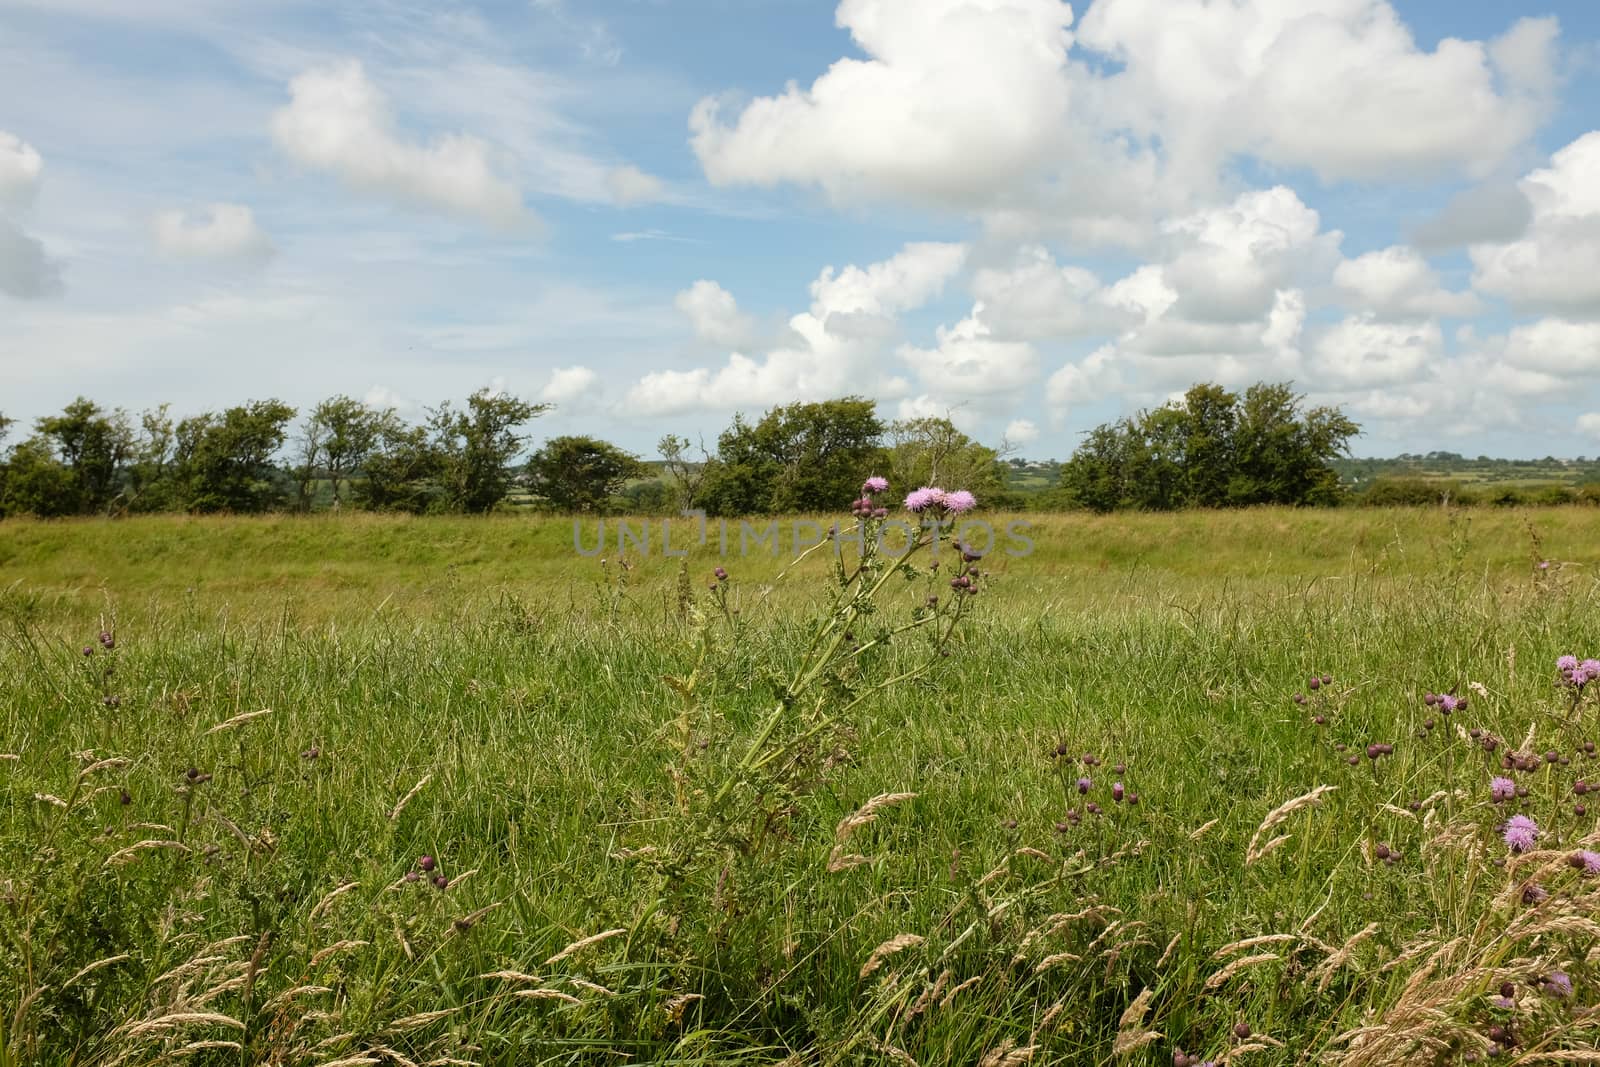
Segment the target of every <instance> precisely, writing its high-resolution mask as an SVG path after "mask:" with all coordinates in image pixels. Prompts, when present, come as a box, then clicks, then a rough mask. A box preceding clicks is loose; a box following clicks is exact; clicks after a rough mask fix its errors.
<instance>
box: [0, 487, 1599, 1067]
mask: <svg viewBox="0 0 1600 1067" xmlns="http://www.w3.org/2000/svg"><path fill="white" fill-rule="evenodd" d="M1592 515H1593V513H1591V512H1588V511H1587V510H1582V511H1579V510H1565V511H1547V512H1541V513H1538V514H1537V515H1535V516H1533V517H1532V519H1531V522H1530V520H1529V518H1528V517H1527V516H1524V515H1518V514H1511V513H1502V512H1487V513H1480V514H1477V515H1475V516H1473V517H1471V518H1470V519H1469V518H1466V517H1463V516H1461V515H1459V514H1452V513H1447V512H1442V511H1431V512H1418V511H1392V512H1391V511H1359V512H1350V511H1322V512H1303V511H1298V512H1297V511H1275V510H1255V511H1245V512H1229V513H1222V514H1199V513H1190V514H1183V515H1176V516H1173V515H1150V516H1142V515H1141V516H1124V517H1116V518H1095V517H1090V516H1076V517H1050V518H1048V519H1046V520H1043V521H1039V522H1037V523H1036V525H1035V526H1034V528H1033V529H1032V530H1031V537H1032V540H1033V543H1034V546H1035V550H1034V551H1033V553H1032V554H1030V555H1027V556H1022V557H1015V558H1013V557H1009V556H1006V555H1005V554H1004V553H1003V552H1000V551H996V552H994V553H991V555H990V556H989V557H988V558H986V559H984V560H983V561H981V562H978V563H977V564H976V569H977V570H978V572H979V573H978V575H977V576H976V578H975V579H974V584H975V587H976V589H977V593H976V594H975V595H968V594H965V593H958V592H956V591H954V590H952V589H951V587H950V580H951V578H952V571H953V570H959V569H965V568H964V567H963V565H962V564H960V563H958V562H957V560H956V557H954V556H953V555H952V554H951V553H950V551H949V548H948V546H946V548H945V550H944V554H942V555H941V556H940V557H939V564H940V568H939V571H938V573H937V574H936V575H935V574H931V573H929V570H928V566H927V565H928V564H929V563H930V562H931V558H930V555H929V552H928V551H927V550H924V551H923V552H921V553H919V554H918V555H914V556H912V557H911V561H912V563H914V564H915V565H916V566H917V567H918V573H917V574H915V575H906V574H904V573H903V572H902V571H901V570H900V569H899V568H898V567H896V566H895V565H894V564H893V561H891V560H887V559H878V560H875V561H870V562H869V563H868V565H867V566H866V567H865V568H862V569H861V570H860V571H859V573H858V572H857V570H856V568H855V566H854V564H853V563H851V564H850V565H848V566H845V567H844V568H843V569H842V570H841V568H840V567H839V565H838V564H837V563H835V562H833V560H832V557H830V556H829V555H828V553H827V551H826V550H820V551H817V552H815V553H814V554H813V555H812V556H810V557H809V558H807V559H806V560H804V561H802V562H800V563H798V564H795V565H793V566H792V567H791V565H790V561H789V560H786V559H773V558H771V557H768V556H764V555H763V556H757V557H753V558H746V559H739V558H721V557H718V556H716V555H714V554H713V553H712V552H711V551H710V550H708V549H706V548H697V549H695V550H693V553H692V554H691V556H690V557H689V558H688V559H687V560H685V561H682V562H681V563H680V561H678V560H667V559H662V558H660V557H659V556H656V557H650V558H640V557H639V556H638V555H637V554H634V555H633V556H632V557H631V558H625V559H621V560H619V558H618V556H617V554H616V553H615V552H612V551H607V552H606V553H605V559H604V562H602V560H601V558H599V557H596V558H592V559H585V558H580V557H579V556H577V555H576V554H575V553H574V552H573V550H572V528H571V526H570V524H568V523H565V522H557V521H554V520H550V521H529V520H525V519H524V520H518V519H504V520H489V521H469V520H443V519H441V520H419V519H388V518H379V517H373V516H346V517H344V518H342V519H341V518H310V519H307V518H299V519H296V518H291V517H276V518H265V519H251V520H247V519H233V520H223V519H185V518H172V517H158V518H150V519H140V520H136V521H129V522H122V523H72V524H45V523H29V522H8V523H7V524H6V525H5V526H4V527H3V528H0V567H3V568H4V572H5V574H6V575H7V576H8V582H9V584H8V586H7V588H6V589H5V592H4V594H3V600H0V626H3V633H4V638H3V644H0V669H3V670H4V672H5V677H7V678H8V679H12V680H13V681H12V684H11V686H10V687H9V688H8V691H7V694H6V700H5V703H4V709H5V710H4V717H3V719H0V752H3V753H5V758H4V760H3V761H0V785H3V788H4V790H5V800H6V804H5V809H4V812H3V814H0V899H3V903H4V904H5V907H4V908H3V909H0V951H3V953H4V959H3V964H4V965H3V967H0V1063H3V1064H7V1065H9V1064H68V1063H72V1064H110V1063H120V1064H140V1063H167V1062H191V1063H202V1064H213V1063H214V1064H256V1063H272V1064H286V1065H287V1064H307V1065H310V1064H324V1065H331V1064H341V1065H346V1067H353V1065H356V1064H404V1063H417V1064H421V1063H440V1064H443V1063H459V1062H471V1063H484V1064H489V1063H494V1064H524V1063H626V1062H641V1063H642V1062H656V1063H730V1062H746V1063H780V1062H784V1063H790V1064H810V1063H819V1064H821V1063H828V1064H833V1063H841V1064H842V1063H901V1064H904V1063H912V1062H915V1063H919V1064H971V1063H975V1062H980V1061H981V1062H983V1063H985V1064H987V1065H992V1067H998V1065H1003V1064H1020V1063H1024V1062H1033V1063H1058V1062H1059V1063H1113V1062H1126V1063H1145V1064H1154V1063H1162V1064H1165V1063H1189V1062H1193V1063H1196V1064H1198V1063H1200V1062H1203V1061H1205V1060H1212V1061H1218V1062H1221V1061H1225V1060H1227V1061H1236V1062H1240V1063H1260V1064H1287V1063H1301V1062H1308V1061H1319V1060H1328V1061H1333V1062H1340V1063H1347V1064H1394V1063H1460V1062H1469V1061H1471V1060H1473V1059H1474V1058H1486V1057H1489V1056H1491V1055H1495V1056H1497V1057H1498V1058H1497V1059H1495V1062H1508V1063H1534V1062H1583V1057H1584V1056H1588V1055H1592V1053H1591V1052H1589V1051H1588V1050H1591V1049H1592V1048H1593V1047H1594V1045H1595V1043H1596V1041H1597V1039H1600V1024H1597V1021H1596V1019H1595V1017H1594V1016H1593V1015H1592V1014H1590V1005H1593V1004H1594V1003H1595V1001H1596V999H1597V997H1600V979H1597V974H1596V964H1597V963H1600V956H1597V954H1596V947H1595V946H1596V944H1597V936H1596V935H1600V926H1597V925H1596V924H1595V922H1594V920H1593V918H1592V915H1593V911H1594V908H1595V905H1596V903H1597V902H1600V899H1597V892H1600V878H1596V877H1594V876H1593V874H1592V873H1591V871H1590V870H1589V866H1590V858H1589V851H1588V850H1592V849H1595V848H1597V847H1600V846H1597V845H1596V844H1595V838H1596V819H1595V816H1594V815H1593V814H1592V813H1591V812H1590V811H1589V810H1588V808H1587V807H1586V806H1585V796H1586V795H1587V784H1585V785H1584V786H1583V787H1582V789H1581V790H1580V788H1579V783H1580V782H1582V781H1584V776H1585V775H1586V774H1588V775H1593V774H1594V773H1595V771H1594V768H1595V767H1596V766H1597V765H1596V764H1594V763H1593V762H1591V760H1590V759H1589V752H1590V751H1592V742H1594V741H1596V740H1600V728H1597V726H1596V723H1595V718H1596V713H1597V712H1596V698H1595V697H1594V695H1593V690H1594V689H1595V688H1597V687H1600V682H1596V683H1595V684H1594V685H1593V686H1586V687H1584V688H1580V687H1577V686H1574V685H1573V684H1572V682H1571V680H1570V678H1564V677H1561V676H1559V675H1558V671H1557V658H1558V657H1559V656H1562V655H1565V654H1569V653H1575V654H1576V655H1577V657H1578V658H1579V659H1580V660H1581V659H1582V658H1583V657H1584V656H1585V655H1594V654H1595V652H1596V650H1600V621H1597V620H1600V615H1597V613H1596V611H1595V608H1596V604H1597V594H1600V588H1597V586H1596V582H1595V579H1594V573H1595V572H1594V569H1593V568H1594V566H1595V565H1596V564H1597V562H1600V559H1597V556H1600V552H1597V549H1596V546H1597V545H1600V536H1597V534H1600V529H1597V528H1596V522H1595V520H1594V518H1593V517H1592ZM829 521H834V520H832V519H830V520H829ZM837 521H839V522H841V524H843V525H845V526H847V527H848V526H849V525H850V520H849V518H848V516H841V517H839V518H838V520H837ZM868 521H869V522H870V521H873V520H870V519H869V520H868ZM997 525H998V521H997ZM591 529H592V527H591ZM589 536H592V534H586V537H589ZM609 536H610V537H614V536H615V535H614V534H612V535H609ZM675 536H676V535H675ZM677 543H683V542H682V541H679V542H677ZM612 544H613V546H614V541H613V542H612ZM714 547H715V542H714V541H713V542H712V544H711V546H710V548H711V549H714ZM846 558H847V559H849V558H850V557H848V556H847V557H846ZM1541 564H1542V565H1541ZM717 566H722V567H724V568H725V569H726V571H727V572H728V577H727V578H726V579H719V578H718V577H716V576H715V574H714V572H713V568H715V567H717ZM786 571H787V573H785V572H786ZM841 579H843V580H844V584H843V585H842V586H841V584H840V581H841ZM841 590H842V591H841ZM930 596H932V597H937V598H938V601H937V604H936V605H932V606H930V602H929V597H930ZM1312 679H1315V684H1314V687H1313V684H1312ZM1437 693H1445V694H1447V695H1450V696H1451V698H1452V701H1451V703H1452V705H1454V703H1455V702H1456V701H1457V700H1459V701H1461V702H1462V703H1461V704H1460V706H1450V707H1448V708H1447V707H1446V706H1443V705H1441V704H1440V702H1439V701H1438V700H1437V699H1435V700H1434V701H1432V702H1428V701H1426V700H1425V696H1426V695H1428V694H1437ZM1297 695H1298V698H1299V701H1303V702H1298V701H1297ZM1369 746H1372V748H1371V751H1372V752H1373V753H1374V756H1375V758H1369V755H1368V752H1369ZM1387 746H1392V752H1390V751H1388V750H1387ZM1513 753H1515V754H1516V757H1517V758H1516V759H1515V761H1514V763H1515V766H1513V767H1512V768H1509V769H1508V768H1506V767H1505V766H1504V762H1505V759H1506V757H1507V756H1508V755H1510V754H1513ZM1546 754H1548V758H1547V756H1546ZM1352 760H1353V761H1354V763H1353V765H1352V762H1351V761H1352ZM1495 775H1501V776H1505V777H1507V778H1509V779H1510V780H1511V781H1512V784H1513V789H1514V790H1516V789H1520V790H1521V794H1520V795H1518V794H1517V793H1515V792H1514V793H1513V795H1512V796H1510V797H1509V798H1508V799H1503V800H1501V801H1500V802H1498V803H1497V802H1496V801H1495V799H1494V797H1493V795H1492V793H1491V781H1492V778H1493V776H1495ZM1080 779H1082V780H1083V781H1082V782H1080ZM1117 782H1120V783H1122V787H1121V788H1120V789H1117V788H1116V787H1115V786H1114V783H1117ZM1119 798H1120V799H1119ZM1135 798H1136V802H1135ZM1514 814H1515V815H1525V816H1529V817H1531V818H1532V819H1533V820H1534V822H1535V824H1536V826H1537V834H1538V836H1537V837H1536V838H1535V839H1534V840H1533V841H1531V842H1529V843H1528V844H1527V847H1525V848H1524V849H1523V850H1522V851H1520V852H1516V851H1513V850H1512V847H1511V846H1510V845H1508V843H1507V841H1506V840H1505V838H1504V836H1503V833H1502V827H1503V826H1504V825H1505V824H1506V823H1507V822H1508V820H1509V819H1510V817H1511V816H1512V815H1514ZM1593 865H1597V866H1600V857H1595V858H1594V861H1593ZM1191 1056H1192V1057H1193V1059H1192V1060H1191V1058H1190V1057H1191Z"/></svg>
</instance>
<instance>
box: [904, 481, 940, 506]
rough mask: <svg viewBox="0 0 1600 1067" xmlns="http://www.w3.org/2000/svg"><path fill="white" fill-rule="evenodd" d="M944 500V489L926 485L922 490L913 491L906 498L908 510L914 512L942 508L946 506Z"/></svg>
mask: <svg viewBox="0 0 1600 1067" xmlns="http://www.w3.org/2000/svg"><path fill="white" fill-rule="evenodd" d="M944 500H945V493H944V490H943V489H940V488H938V487H936V486H926V485H925V486H923V487H922V488H921V489H914V490H912V491H911V493H910V494H908V495H907V496H906V510H907V511H912V512H923V511H926V510H928V509H929V508H936V507H940V506H942V505H943V504H944Z"/></svg>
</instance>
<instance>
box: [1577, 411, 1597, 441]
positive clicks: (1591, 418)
mask: <svg viewBox="0 0 1600 1067" xmlns="http://www.w3.org/2000/svg"><path fill="white" fill-rule="evenodd" d="M1577 430H1578V432H1579V433H1581V434H1583V435H1584V436H1586V437H1593V438H1594V439H1595V440H1597V441H1600V411H1590V412H1586V413H1584V414H1582V415H1579V416H1578V423H1577Z"/></svg>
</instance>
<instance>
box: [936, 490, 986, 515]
mask: <svg viewBox="0 0 1600 1067" xmlns="http://www.w3.org/2000/svg"><path fill="white" fill-rule="evenodd" d="M977 506H978V498H977V497H975V496H973V495H972V494H971V493H969V492H967V491H966V490H965V489H957V490H956V491H955V492H953V493H946V494H945V497H944V509H945V510H946V511H948V512H949V513H950V514H952V515H962V514H965V513H966V512H969V511H971V510H972V509H973V508H975V507H977Z"/></svg>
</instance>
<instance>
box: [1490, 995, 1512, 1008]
mask: <svg viewBox="0 0 1600 1067" xmlns="http://www.w3.org/2000/svg"><path fill="white" fill-rule="evenodd" d="M1489 1003H1491V1004H1493V1005H1494V1006H1495V1007H1497V1008H1500V1009H1502V1010H1503V1011H1510V1010H1511V1009H1512V1008H1515V1007H1516V1006H1517V1002H1516V1001H1514V1000H1512V999H1511V998H1510V997H1508V996H1506V995H1505V994H1503V993H1502V994H1501V995H1500V996H1498V997H1494V998H1492V999H1490V1001H1489Z"/></svg>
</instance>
